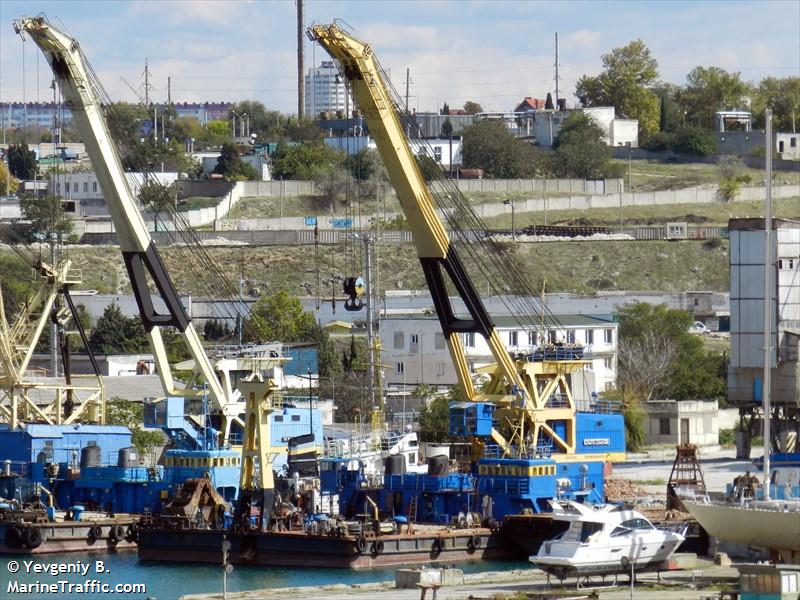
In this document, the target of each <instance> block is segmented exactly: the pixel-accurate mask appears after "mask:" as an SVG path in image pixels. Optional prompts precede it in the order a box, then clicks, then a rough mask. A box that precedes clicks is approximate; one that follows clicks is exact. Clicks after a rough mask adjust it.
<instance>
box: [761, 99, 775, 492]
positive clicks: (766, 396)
mask: <svg viewBox="0 0 800 600" xmlns="http://www.w3.org/2000/svg"><path fill="white" fill-rule="evenodd" d="M764 116H765V118H766V120H767V127H766V132H765V133H766V138H767V149H766V150H767V152H766V157H765V158H766V165H765V167H766V182H765V183H766V187H767V197H766V202H765V204H766V210H765V213H766V214H765V215H764V382H763V384H762V386H761V388H762V389H761V406H762V408H763V410H764V500H769V499H770V495H769V492H770V490H769V484H770V452H771V451H772V423H771V420H772V403H771V400H772V398H771V396H770V394H771V393H772V390H771V386H772V318H773V312H772V271H773V269H774V268H775V265H774V264H773V263H772V144H773V143H774V142H773V140H772V109H771V108H768V109H766V110H765V111H764Z"/></svg>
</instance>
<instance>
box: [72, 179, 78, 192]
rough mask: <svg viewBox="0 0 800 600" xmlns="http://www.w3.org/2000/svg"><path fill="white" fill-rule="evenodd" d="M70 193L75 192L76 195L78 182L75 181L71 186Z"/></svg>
mask: <svg viewBox="0 0 800 600" xmlns="http://www.w3.org/2000/svg"><path fill="white" fill-rule="evenodd" d="M72 191H73V192H75V193H76V194H77V193H78V182H77V181H76V182H75V183H73V184H72Z"/></svg>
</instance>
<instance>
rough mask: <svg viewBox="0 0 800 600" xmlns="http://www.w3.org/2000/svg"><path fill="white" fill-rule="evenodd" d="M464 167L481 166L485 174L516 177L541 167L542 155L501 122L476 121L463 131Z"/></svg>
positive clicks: (540, 169) (533, 174)
mask: <svg viewBox="0 0 800 600" xmlns="http://www.w3.org/2000/svg"><path fill="white" fill-rule="evenodd" d="M461 135H462V138H461V139H462V157H463V164H464V167H466V168H468V169H483V173H484V175H485V176H486V177H494V178H498V179H518V178H527V177H533V176H535V175H536V174H537V173H540V172H542V171H543V170H544V163H545V161H544V159H543V158H542V156H541V154H540V153H538V152H537V151H536V150H535V149H534V148H533V146H532V145H531V144H530V143H528V142H526V141H523V140H520V139H518V138H515V137H514V136H513V135H511V133H510V132H509V131H508V129H507V128H506V127H504V126H503V125H502V124H501V123H498V122H496V121H478V122H477V123H473V124H472V125H470V126H469V127H466V128H464V131H463V132H462V134H461Z"/></svg>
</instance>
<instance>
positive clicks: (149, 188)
mask: <svg viewBox="0 0 800 600" xmlns="http://www.w3.org/2000/svg"><path fill="white" fill-rule="evenodd" d="M137 197H138V199H139V204H141V205H142V206H144V207H147V208H149V209H152V210H156V211H159V210H167V209H169V208H170V207H171V206H174V205H175V202H176V200H175V186H174V185H169V186H166V185H162V184H161V183H159V182H158V181H157V180H154V181H148V182H147V183H145V184H144V185H143V186H142V187H141V188H139V194H138V196H137Z"/></svg>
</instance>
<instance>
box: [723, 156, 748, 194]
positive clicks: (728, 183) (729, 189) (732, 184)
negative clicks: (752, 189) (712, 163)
mask: <svg viewBox="0 0 800 600" xmlns="http://www.w3.org/2000/svg"><path fill="white" fill-rule="evenodd" d="M744 170H745V166H744V163H742V161H741V159H739V158H737V157H735V156H723V157H721V158H720V161H719V162H718V163H717V171H718V173H719V190H718V191H719V198H720V200H722V201H723V202H733V201H734V200H735V199H736V196H738V195H739V192H740V191H741V189H742V185H745V184H747V183H750V182H751V177H750V175H748V174H747V173H744V175H743V174H742V173H743V172H744Z"/></svg>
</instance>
